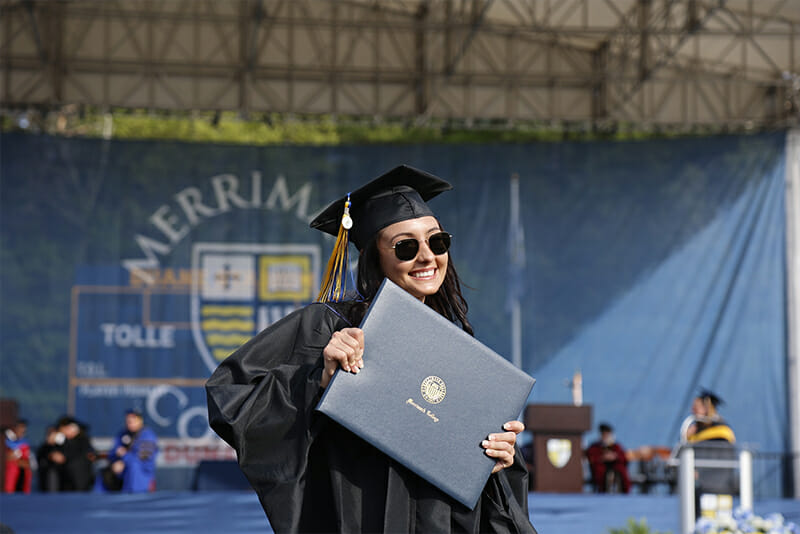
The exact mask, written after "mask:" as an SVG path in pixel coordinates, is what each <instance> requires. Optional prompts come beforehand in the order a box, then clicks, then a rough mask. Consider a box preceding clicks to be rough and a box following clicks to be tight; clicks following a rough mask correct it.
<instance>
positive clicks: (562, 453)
mask: <svg viewBox="0 0 800 534" xmlns="http://www.w3.org/2000/svg"><path fill="white" fill-rule="evenodd" d="M571 457H572V442H571V441H570V440H568V439H555V438H551V439H548V440H547V458H548V459H549V460H550V463H551V464H553V465H554V466H555V467H556V468H558V469H561V468H562V467H564V466H565V465H567V462H569V459H570V458H571Z"/></svg>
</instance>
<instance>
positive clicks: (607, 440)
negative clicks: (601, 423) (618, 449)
mask: <svg viewBox="0 0 800 534" xmlns="http://www.w3.org/2000/svg"><path fill="white" fill-rule="evenodd" d="M600 440H601V441H602V442H603V444H605V445H613V444H614V441H615V438H614V433H613V432H611V431H608V430H606V431H605V432H601V433H600Z"/></svg>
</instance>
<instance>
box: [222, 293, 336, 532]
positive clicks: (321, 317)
mask: <svg viewBox="0 0 800 534" xmlns="http://www.w3.org/2000/svg"><path fill="white" fill-rule="evenodd" d="M345 326H347V323H346V322H345V321H344V319H342V318H341V317H340V316H338V315H337V313H336V312H334V311H333V309H331V308H329V307H328V306H326V305H324V304H311V305H309V306H307V307H306V308H303V309H301V310H298V311H296V312H294V313H292V314H290V315H288V316H286V317H284V318H283V319H282V320H280V321H278V322H277V323H275V324H273V325H271V326H270V327H268V328H266V329H265V330H263V331H262V332H261V333H259V334H258V335H256V336H255V337H254V338H252V339H251V340H250V341H248V342H247V343H246V344H244V345H243V346H242V347H241V348H240V349H238V350H237V351H236V352H235V353H233V354H232V355H231V356H229V357H228V358H227V359H225V360H224V361H223V362H222V363H221V364H220V365H219V367H217V369H216V370H215V371H214V373H213V374H212V375H211V378H209V380H208V381H207V382H206V396H207V400H208V419H209V423H210V425H211V428H213V429H214V431H215V432H216V433H217V434H218V435H219V436H220V437H221V438H222V439H224V440H225V441H226V442H228V444H230V445H231V446H232V447H233V448H234V449H235V450H236V454H237V457H238V460H239V466H240V467H241V469H242V471H243V472H244V474H245V475H246V476H247V479H248V480H249V482H250V484H251V485H252V486H253V488H254V489H255V490H256V493H258V496H259V499H260V500H261V504H262V506H263V507H264V510H265V511H266V513H267V516H268V517H269V519H270V522H271V524H272V526H273V528H275V529H276V531H277V530H292V525H293V524H295V525H296V521H297V520H298V517H293V516H294V515H296V513H297V512H296V510H298V508H299V507H297V506H285V505H281V503H298V502H303V501H304V499H303V494H304V492H305V489H306V488H305V477H304V473H305V472H306V469H307V467H308V456H309V454H308V453H309V449H310V447H311V443H312V441H313V437H314V435H315V433H316V431H317V429H315V428H314V422H315V420H316V419H315V418H314V417H313V414H314V407H315V406H316V404H317V401H318V400H319V397H320V394H321V390H320V379H321V377H322V367H323V363H322V350H323V349H324V348H325V345H326V344H327V343H328V341H329V340H330V337H331V335H332V334H333V332H334V331H336V330H339V329H341V328H343V327H345ZM287 514H288V515H289V516H291V517H287Z"/></svg>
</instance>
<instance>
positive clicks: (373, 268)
mask: <svg viewBox="0 0 800 534" xmlns="http://www.w3.org/2000/svg"><path fill="white" fill-rule="evenodd" d="M379 254H380V253H379V252H378V239H377V236H375V238H373V239H372V240H371V241H370V242H369V244H368V245H367V246H366V247H364V249H363V250H361V252H360V254H359V256H358V279H357V281H356V287H357V288H358V292H359V293H360V294H361V296H362V297H363V299H364V302H362V303H359V304H358V305H355V306H354V307H353V308H352V310H351V314H352V317H351V322H352V323H353V324H358V323H359V322H361V318H362V317H363V316H364V313H366V311H367V307H368V306H369V303H370V302H372V299H373V298H375V293H377V292H378V288H379V287H380V285H381V282H383V279H384V274H383V270H382V269H381V264H380V256H379ZM425 304H427V305H428V307H430V308H432V309H433V310H435V311H436V312H438V313H439V314H440V315H442V316H444V317H446V318H447V319H449V320H450V321H452V322H454V323H457V324H460V326H461V328H462V329H463V330H464V331H465V332H467V333H468V334H469V335H471V336H472V335H475V333H474V332H473V330H472V325H471V324H470V322H469V320H468V319H467V310H468V309H469V306H468V305H467V301H466V300H465V299H464V296H463V295H462V294H461V280H460V279H459V277H458V273H457V272H456V268H455V266H454V265H453V258H452V257H449V258H447V271H446V272H445V276H444V281H443V282H442V285H441V286H439V291H437V292H436V293H435V294H433V295H428V296H427V297H425Z"/></svg>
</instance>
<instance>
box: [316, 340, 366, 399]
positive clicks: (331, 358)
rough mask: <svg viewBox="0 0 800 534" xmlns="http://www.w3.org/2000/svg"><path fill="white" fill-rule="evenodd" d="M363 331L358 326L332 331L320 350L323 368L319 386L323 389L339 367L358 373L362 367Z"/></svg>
mask: <svg viewBox="0 0 800 534" xmlns="http://www.w3.org/2000/svg"><path fill="white" fill-rule="evenodd" d="M363 355H364V332H363V330H361V329H360V328H345V329H343V330H339V331H338V332H334V333H333V335H332V336H331V339H330V341H328V344H327V345H325V348H324V349H323V350H322V359H323V360H324V362H325V368H324V369H323V370H322V381H321V382H320V387H321V388H323V389H325V388H326V387H328V383H329V382H330V381H331V377H332V376H333V373H334V372H336V369H338V368H339V367H341V368H342V369H344V370H345V371H347V372H350V373H358V371H359V370H360V369H361V368H363V367H364V360H363V359H362V358H361V357H362V356H363Z"/></svg>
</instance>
